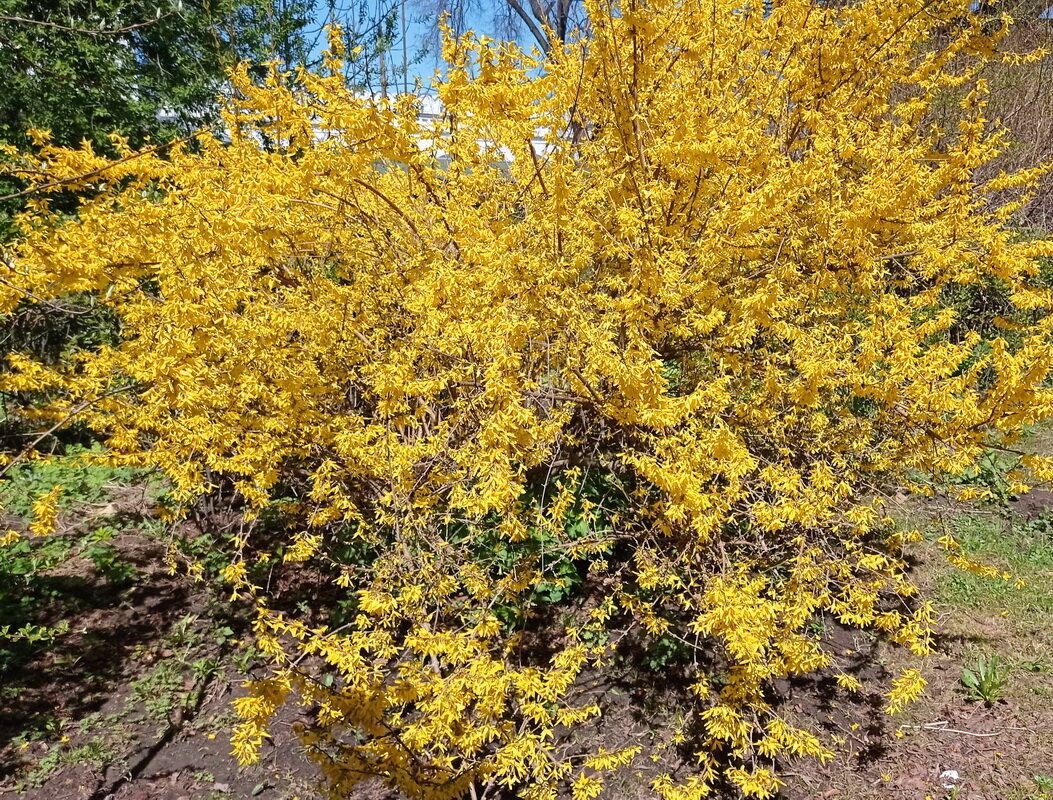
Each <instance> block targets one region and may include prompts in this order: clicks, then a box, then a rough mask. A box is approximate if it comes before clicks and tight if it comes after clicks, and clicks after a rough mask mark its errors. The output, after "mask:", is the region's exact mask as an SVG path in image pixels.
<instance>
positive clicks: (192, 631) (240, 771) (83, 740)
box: [0, 492, 1053, 800]
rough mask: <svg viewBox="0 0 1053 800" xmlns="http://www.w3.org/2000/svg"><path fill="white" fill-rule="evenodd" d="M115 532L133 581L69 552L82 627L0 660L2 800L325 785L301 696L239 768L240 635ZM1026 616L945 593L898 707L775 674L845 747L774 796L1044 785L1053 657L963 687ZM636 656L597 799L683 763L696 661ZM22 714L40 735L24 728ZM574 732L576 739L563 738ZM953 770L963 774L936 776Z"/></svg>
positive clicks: (261, 793)
mask: <svg viewBox="0 0 1053 800" xmlns="http://www.w3.org/2000/svg"><path fill="white" fill-rule="evenodd" d="M129 502H130V501H129ZM1051 506H1053V494H1051V493H1048V492H1046V493H1044V494H1042V493H1039V492H1036V493H1034V494H1033V496H1028V497H1025V498H1022V499H1021V500H1020V501H1018V502H1017V503H1016V506H1015V511H1016V513H1017V514H1018V515H1019V516H1020V517H1021V518H1036V517H1038V516H1041V515H1042V514H1043V513H1045V512H1046V510H1047V509H1049V508H1050V507H1051ZM112 510H113V509H107V511H112ZM963 510H964V507H963V506H961V505H960V504H956V503H953V502H949V501H925V502H924V503H920V504H919V503H913V504H909V503H908V504H906V505H904V506H903V508H901V509H900V511H901V512H902V513H903V514H905V515H906V516H908V517H911V518H913V519H915V520H921V521H922V522H921V523H917V524H922V523H924V522H925V521H929V522H940V521H942V520H944V519H946V518H948V517H953V516H954V515H956V514H959V513H962V512H963ZM116 544H117V545H118V546H119V549H120V550H121V551H122V553H123V554H124V556H125V557H126V558H127V559H129V560H131V561H132V562H134V563H135V564H136V565H137V568H138V570H139V576H138V579H137V580H136V581H135V583H134V584H133V585H132V586H131V587H130V588H126V589H123V590H117V589H115V588H114V587H111V586H108V585H107V584H106V582H105V581H104V580H103V579H102V578H101V577H100V576H93V575H92V573H91V570H92V568H91V566H90V564H88V563H80V564H78V563H67V564H66V565H64V567H63V568H62V570H59V571H57V572H58V574H56V575H55V576H54V577H55V578H56V579H61V578H63V577H64V575H65V577H69V576H70V575H71V574H76V575H77V577H79V578H81V579H87V584H86V586H87V588H86V590H85V591H84V594H85V596H84V597H83V598H82V599H83V603H82V604H81V605H82V607H81V609H80V610H79V611H78V613H77V615H76V616H75V617H74V619H73V620H72V630H73V632H72V633H70V634H68V635H67V636H65V637H62V638H61V639H60V640H58V642H56V645H55V646H54V647H53V648H52V649H50V650H49V651H47V652H45V653H43V654H40V655H39V656H38V657H37V658H36V659H35V660H33V661H31V662H28V663H25V664H24V665H22V667H21V669H20V670H19V671H18V673H17V674H13V675H5V676H2V677H3V679H4V683H5V684H7V686H8V693H7V695H6V696H7V697H8V699H7V701H6V704H5V705H4V706H3V707H2V708H0V800H3V798H6V797H19V798H25V800H227V798H253V797H260V798H264V799H265V800H293V799H294V798H299V799H301V800H311V799H313V798H317V797H320V796H321V793H320V791H319V790H318V788H317V786H316V778H317V774H316V772H315V771H314V769H313V768H312V767H310V765H308V764H306V763H305V761H304V759H303V758H302V754H301V752H300V750H299V745H298V742H297V740H296V738H295V736H294V735H293V733H292V726H293V724H294V723H295V722H297V719H296V717H295V714H296V713H297V712H296V711H295V710H292V709H290V710H287V711H285V712H283V714H282V716H280V717H279V719H278V720H277V721H276V724H275V725H274V726H273V728H272V734H273V736H272V739H271V740H270V741H269V742H268V743H267V744H266V745H265V747H264V752H263V754H262V760H261V763H260V764H259V765H256V766H253V767H248V768H239V767H237V766H236V765H235V763H234V762H233V759H232V758H231V756H230V747H229V742H228V740H227V735H228V732H229V726H230V722H231V719H232V714H231V710H230V703H231V701H232V700H233V699H234V698H235V697H237V696H239V694H240V693H241V692H242V691H243V690H242V688H241V681H242V680H243V679H244V675H242V674H241V673H240V672H239V669H238V668H237V667H236V666H235V664H234V660H233V659H234V658H235V657H236V653H237V641H238V640H236V639H234V637H233V636H231V637H230V640H228V641H219V640H216V639H215V638H214V630H215V625H216V623H215V621H214V620H215V617H216V613H217V611H216V605H215V604H216V598H215V595H214V592H213V591H212V589H211V588H210V587H207V586H202V585H200V584H193V583H191V582H188V581H186V580H184V579H182V578H177V577H172V576H170V575H168V574H167V573H166V572H165V570H164V569H163V559H162V558H161V552H160V545H159V544H158V543H157V542H155V541H153V540H151V539H150V538H149V537H147V536H144V535H141V534H140V533H137V532H136V531H134V530H130V531H126V532H125V533H123V534H122V535H121V536H120V537H119V539H118V540H117V541H116ZM945 569H946V567H945V566H941V562H940V558H939V554H938V553H936V552H935V549H933V548H930V547H926V546H922V547H921V548H920V549H919V552H918V564H917V567H916V572H917V575H918V577H919V579H920V581H921V583H922V584H923V586H924V587H925V588H926V589H928V590H929V591H934V590H935V587H936V583H937V581H938V578H939V575H940V574H941V570H945ZM1051 578H1053V576H1051ZM223 613H226V614H230V615H231V616H230V618H229V624H230V625H231V626H232V627H234V628H236V629H237V632H236V635H239V636H241V637H242V640H244V639H246V638H247V637H246V634H245V628H244V622H243V621H242V622H239V621H238V619H237V613H236V609H235V610H231V609H226V610H224V612H223ZM1030 624H1031V625H1032V629H1031V630H1025V629H1022V628H1021V623H1020V621H1017V620H1013V619H1011V618H1008V617H1006V616H1003V615H1002V614H1001V613H1000V612H998V611H997V610H993V609H986V610H985V609H966V608H956V607H949V606H948V607H944V608H942V609H941V635H940V638H939V641H938V648H937V652H936V654H935V655H933V656H932V657H930V658H929V659H928V660H927V661H926V662H925V663H924V667H923V672H924V674H925V677H926V678H927V679H928V681H929V689H928V691H927V693H926V695H925V697H924V698H923V699H922V700H921V701H920V702H919V703H917V704H916V705H914V706H913V707H912V708H911V709H910V710H909V711H908V712H907V713H905V714H903V715H899V716H896V717H890V716H889V715H887V714H885V713H884V711H883V710H882V708H881V705H882V698H881V695H880V692H878V691H876V690H874V691H870V692H869V693H864V694H862V695H855V694H852V693H850V692H846V691H843V690H841V689H839V688H838V687H837V686H836V684H835V683H834V682H833V680H832V679H831V677H830V676H819V677H817V678H816V679H814V680H810V681H800V682H794V683H787V684H786V685H784V686H781V687H778V689H779V696H780V699H779V702H780V704H781V706H782V708H783V709H784V710H785V711H787V712H788V713H789V714H790V715H791V716H794V717H797V718H800V719H801V720H802V721H807V722H810V723H811V725H812V726H813V727H814V726H817V727H819V728H820V729H821V730H823V731H824V733H825V735H826V737H827V739H828V741H831V742H834V743H835V745H836V751H837V756H836V757H835V759H834V760H833V761H831V762H830V763H828V764H826V765H818V764H815V763H811V762H809V763H798V764H789V765H786V767H785V770H784V772H783V777H784V778H785V779H786V781H787V785H786V786H785V787H784V789H783V791H782V793H781V797H782V798H783V799H784V800H811V799H812V798H818V799H819V800H835V798H836V799H839V800H872V799H876V798H882V800H1039V799H1040V798H1049V797H1050V795H1049V794H1043V793H1042V790H1041V787H1040V786H1039V785H1038V784H1036V783H1035V782H1034V780H1033V776H1036V775H1038V776H1050V775H1053V669H1050V670H1049V671H1048V672H1043V671H1038V672H1021V671H1020V670H1017V671H1015V672H1014V676H1013V680H1012V682H1011V684H1010V688H1009V691H1008V694H1007V696H1006V697H1005V698H1004V699H1002V700H1000V701H998V702H995V703H982V702H976V701H973V700H970V699H968V698H967V697H966V696H965V694H964V693H963V691H962V687H961V685H960V681H959V678H960V676H961V669H962V665H963V663H964V659H965V658H966V656H967V654H968V653H969V652H972V650H971V649H970V648H975V647H976V646H977V645H978V644H982V645H983V646H984V647H988V648H993V649H996V650H999V651H1001V652H1018V653H1022V654H1026V653H1031V654H1032V655H1034V656H1035V660H1036V663H1038V661H1041V658H1044V657H1046V656H1048V655H1049V654H1050V653H1053V621H1051V620H1049V619H1045V620H1041V619H1040V620H1037V621H1036V620H1034V619H1032V620H1030ZM239 625H240V627H239ZM1043 625H1044V627H1042V626H1043ZM828 635H829V644H830V646H831V647H833V648H836V649H838V650H839V651H840V652H841V655H842V660H843V662H845V663H847V664H848V665H849V666H848V671H849V672H854V673H855V674H856V675H857V676H858V677H860V678H861V679H862V680H863V681H864V683H868V682H869V683H870V684H872V685H873V684H880V683H881V682H882V681H886V682H887V680H888V678H889V677H890V676H891V675H893V674H895V672H896V670H897V669H898V668H900V667H901V666H904V665H906V664H909V663H912V662H910V661H909V660H908V659H906V658H905V657H904V654H903V653H902V652H901V651H900V650H898V649H894V648H891V647H889V646H887V645H886V644H884V643H882V642H880V641H877V640H875V639H874V638H873V637H870V636H868V635H865V634H862V633H859V632H854V631H848V630H842V629H836V628H835V629H833V630H830V631H829V633H828ZM639 657H640V654H639V653H635V654H634V653H632V652H631V651H628V650H627V651H626V652H625V653H624V657H623V658H622V660H621V661H620V663H621V664H623V665H624V667H623V668H620V669H618V670H612V671H610V672H607V673H604V674H602V675H600V674H597V675H593V676H589V678H588V680H587V681H585V682H584V683H583V685H582V687H581V691H582V693H583V694H588V695H591V696H592V697H594V698H595V699H596V700H598V701H599V702H600V703H601V704H602V705H604V706H606V707H607V711H606V714H605V716H604V718H603V719H602V721H600V722H598V723H597V724H596V725H595V726H594V727H592V728H590V729H588V730H587V731H584V732H583V734H582V737H583V738H584V739H587V740H588V741H587V743H588V745H589V746H590V747H595V746H597V745H599V746H605V747H607V748H609V749H615V748H617V747H623V746H626V745H627V744H642V745H644V746H645V750H644V753H643V754H641V756H639V757H638V758H637V759H636V760H635V761H634V763H632V764H630V765H629V767H628V768H627V769H625V770H624V771H623V772H622V773H620V774H618V775H617V776H613V777H612V778H611V779H609V781H608V786H607V789H606V790H605V792H604V794H603V797H604V798H609V799H610V800H636V798H644V797H650V796H652V795H651V792H650V791H649V788H648V786H649V783H650V781H651V780H652V779H653V778H654V777H655V776H656V775H658V774H660V773H662V772H670V773H672V774H673V776H674V778H675V777H683V776H686V775H688V774H690V767H689V766H688V765H689V763H690V751H691V747H690V742H689V743H688V744H687V746H684V747H681V748H676V747H673V746H671V745H663V739H664V738H665V737H666V735H667V734H664V733H663V732H662V731H663V730H665V731H668V730H669V728H670V726H671V725H672V723H673V722H674V721H676V720H677V719H682V717H683V708H684V705H683V698H684V686H685V683H686V679H685V676H683V675H678V674H676V673H675V672H670V673H669V674H668V675H667V676H665V677H666V680H664V681H663V682H662V683H661V685H649V686H641V685H639V683H638V682H637V679H638V677H639V675H640V674H641V670H640V669H639V667H638V665H637V664H635V663H634V659H638V658H639ZM201 659H209V660H211V661H212V662H213V663H214V665H215V667H214V669H212V670H211V671H210V672H209V673H208V674H207V675H201V674H197V673H195V671H194V668H193V664H194V662H195V661H200V660H201ZM1043 663H1049V662H1043ZM165 665H168V667H167V670H168V672H167V673H166V674H167V675H168V678H169V682H168V684H167V685H165V686H160V687H158V686H153V687H152V688H151V687H150V686H146V687H145V688H144V686H143V682H144V678H147V677H148V676H150V675H153V674H155V673H157V671H158V670H159V669H160V668H162V667H164V666H165ZM173 682H174V683H173ZM11 687H17V694H13V693H12V692H11V691H10V688H11ZM151 703H153V704H154V706H153V707H151ZM158 704H160V706H161V708H160V710H159V709H158V707H157V705H158ZM49 721H51V722H49ZM38 722H39V723H40V724H39V725H37V726H36V728H34V727H33V726H34V724H35V723H38ZM49 725H50V727H49ZM27 730H36V733H35V734H34V735H32V736H28V737H27V736H26V735H25V734H26V731H27ZM581 744H582V741H581V740H580V738H579V741H578V742H573V741H572V742H569V743H568V747H574V746H575V745H577V746H580V745H581ZM948 770H953V771H955V772H956V773H957V775H958V777H957V779H955V780H953V781H952V780H950V779H949V778H947V777H944V778H942V779H941V777H940V776H941V774H943V773H945V772H946V771H948ZM943 784H946V785H943ZM354 800H397V796H396V795H394V794H391V793H389V792H387V791H386V790H384V789H383V787H381V786H379V785H377V784H375V783H372V784H364V785H362V786H361V787H360V788H359V789H358V790H357V791H356V793H355V797H354Z"/></svg>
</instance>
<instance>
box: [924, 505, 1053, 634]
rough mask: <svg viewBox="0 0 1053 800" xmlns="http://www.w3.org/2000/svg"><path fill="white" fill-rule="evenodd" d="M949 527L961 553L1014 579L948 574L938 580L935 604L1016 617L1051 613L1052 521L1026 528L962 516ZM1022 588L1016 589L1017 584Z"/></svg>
mask: <svg viewBox="0 0 1053 800" xmlns="http://www.w3.org/2000/svg"><path fill="white" fill-rule="evenodd" d="M950 526H951V528H952V531H951V532H952V533H953V534H954V536H955V538H957V539H958V541H959V542H960V543H961V546H962V552H963V553H964V554H965V555H967V556H969V557H971V558H976V559H979V560H981V561H983V562H985V563H989V564H991V565H992V566H995V567H998V568H1000V569H1005V570H1006V571H1008V572H1010V573H1011V574H1012V576H1013V578H1012V579H1011V580H1008V581H1006V580H1002V579H1000V578H985V577H983V576H980V575H975V574H973V573H971V572H964V571H962V570H958V569H947V570H946V571H943V572H942V574H940V576H939V578H938V580H937V592H938V597H939V599H940V600H941V601H942V602H943V603H945V604H947V605H953V606H958V607H962V608H969V609H976V610H983V611H997V612H1007V615H1008V616H1010V617H1013V618H1017V617H1018V616H1020V615H1023V616H1031V615H1034V614H1039V613H1041V614H1047V613H1050V612H1053V584H1051V573H1053V519H1050V518H1048V517H1042V518H1039V519H1037V520H1034V521H1031V522H1026V521H1024V520H1021V519H1019V518H1018V517H1015V516H1011V515H1010V516H1001V515H994V514H990V515H987V514H985V515H979V514H975V515H974V514H963V515H961V516H959V517H957V518H955V519H954V520H953V521H952V522H951V523H950ZM1017 579H1021V580H1023V581H1024V582H1025V585H1024V586H1023V587H1020V588H1018V586H1017V584H1016V580H1017Z"/></svg>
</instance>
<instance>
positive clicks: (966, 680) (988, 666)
mask: <svg viewBox="0 0 1053 800" xmlns="http://www.w3.org/2000/svg"><path fill="white" fill-rule="evenodd" d="M1008 680H1009V669H1008V667H1006V666H1005V665H1004V664H1003V663H1002V659H1001V658H1000V657H999V656H998V655H997V654H992V655H987V656H985V655H983V654H980V655H978V656H977V657H976V662H975V664H974V666H973V668H972V669H969V668H968V667H965V668H963V669H962V677H961V682H962V686H964V687H965V690H966V692H967V693H968V694H969V697H970V698H972V699H973V700H983V701H984V702H986V703H993V702H995V701H996V700H999V699H1001V698H1002V697H1004V696H1005V688H1006V684H1007V683H1008Z"/></svg>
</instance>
